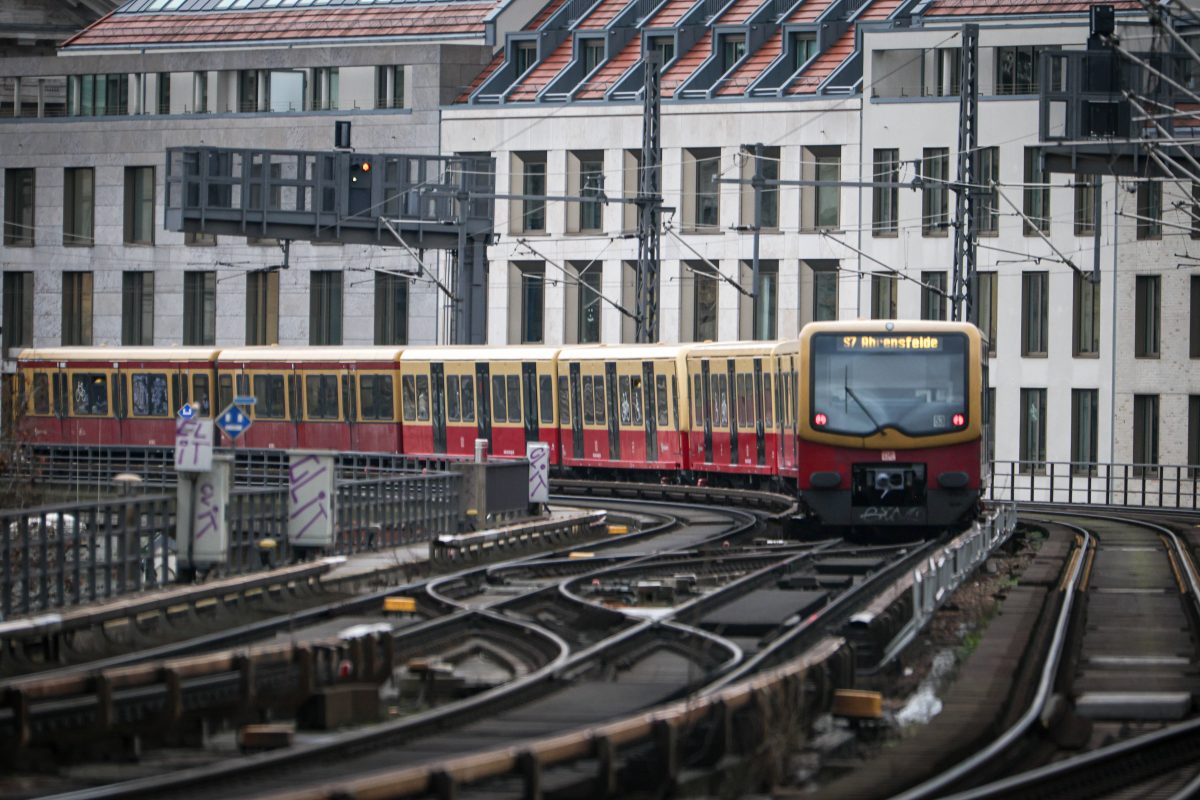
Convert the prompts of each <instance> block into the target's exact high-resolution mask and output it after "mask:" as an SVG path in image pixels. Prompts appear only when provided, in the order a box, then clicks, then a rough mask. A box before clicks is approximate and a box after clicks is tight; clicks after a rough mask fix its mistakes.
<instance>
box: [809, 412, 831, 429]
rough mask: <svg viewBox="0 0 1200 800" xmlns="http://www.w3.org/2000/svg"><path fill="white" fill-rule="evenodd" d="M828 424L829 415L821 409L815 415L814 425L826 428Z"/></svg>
mask: <svg viewBox="0 0 1200 800" xmlns="http://www.w3.org/2000/svg"><path fill="white" fill-rule="evenodd" d="M828 424H829V417H827V416H825V415H824V414H822V413H821V412H820V411H818V412H817V413H816V414H814V415H813V425H816V426H817V427H818V428H824V427H825V426H826V425H828Z"/></svg>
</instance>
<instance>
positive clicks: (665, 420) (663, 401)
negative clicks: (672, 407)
mask: <svg viewBox="0 0 1200 800" xmlns="http://www.w3.org/2000/svg"><path fill="white" fill-rule="evenodd" d="M654 389H655V391H654V399H655V403H656V404H657V406H658V408H657V411H658V427H660V428H666V427H668V426H669V425H670V424H671V418H670V416H669V414H670V411H669V410H668V408H667V376H666V375H655V376H654Z"/></svg>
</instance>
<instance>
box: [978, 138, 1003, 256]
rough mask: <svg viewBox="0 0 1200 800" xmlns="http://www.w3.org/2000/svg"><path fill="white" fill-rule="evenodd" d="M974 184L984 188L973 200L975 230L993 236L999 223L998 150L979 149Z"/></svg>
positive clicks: (991, 148) (995, 148) (993, 148)
mask: <svg viewBox="0 0 1200 800" xmlns="http://www.w3.org/2000/svg"><path fill="white" fill-rule="evenodd" d="M977 166H978V171H977V173H978V174H977V175H976V182H977V183H979V185H980V186H982V187H989V186H990V187H991V188H990V189H988V188H984V190H983V191H982V192H980V193H979V195H978V196H977V197H976V200H975V220H976V226H975V229H976V231H977V232H979V233H981V234H988V235H995V234H996V233H997V232H998V230H999V228H998V225H999V223H1000V189H999V188H998V186H992V184H999V183H1000V148H999V147H981V148H980V149H979V160H978V162H977Z"/></svg>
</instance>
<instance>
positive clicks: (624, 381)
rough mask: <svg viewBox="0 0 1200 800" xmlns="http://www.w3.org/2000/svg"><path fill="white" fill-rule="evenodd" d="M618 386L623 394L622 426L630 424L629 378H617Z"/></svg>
mask: <svg viewBox="0 0 1200 800" xmlns="http://www.w3.org/2000/svg"><path fill="white" fill-rule="evenodd" d="M617 386H618V387H619V391H620V393H621V424H622V425H628V424H629V376H628V375H622V376H621V377H620V378H617Z"/></svg>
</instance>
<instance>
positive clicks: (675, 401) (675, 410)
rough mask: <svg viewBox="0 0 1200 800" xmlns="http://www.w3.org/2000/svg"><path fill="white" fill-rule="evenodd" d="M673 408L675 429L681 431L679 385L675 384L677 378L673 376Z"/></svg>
mask: <svg viewBox="0 0 1200 800" xmlns="http://www.w3.org/2000/svg"><path fill="white" fill-rule="evenodd" d="M671 408H672V412H671V413H672V414H673V415H674V417H675V428H676V430H678V429H679V385H678V384H677V383H676V382H675V376H674V375H672V376H671Z"/></svg>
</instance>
